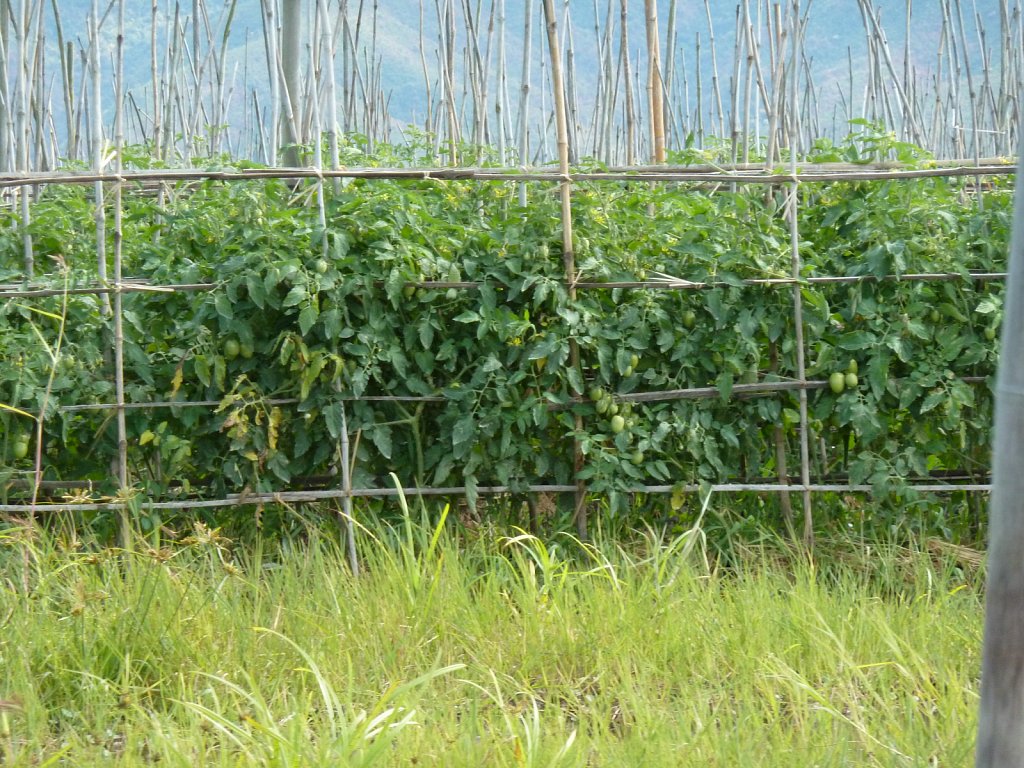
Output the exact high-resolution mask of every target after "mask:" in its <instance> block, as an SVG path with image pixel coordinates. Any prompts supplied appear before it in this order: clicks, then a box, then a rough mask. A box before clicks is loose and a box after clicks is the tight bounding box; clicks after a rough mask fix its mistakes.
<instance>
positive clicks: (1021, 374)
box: [976, 149, 1024, 768]
mask: <svg viewBox="0 0 1024 768" xmlns="http://www.w3.org/2000/svg"><path fill="white" fill-rule="evenodd" d="M1017 157H1018V160H1017V180H1018V184H1019V180H1020V178H1021V171H1022V168H1024V163H1022V156H1021V150H1020V149H1018V152H1017ZM1009 273H1010V274H1009V277H1008V278H1007V282H1006V302H1005V308H1004V315H1003V318H1004V319H1003V335H1002V346H1001V349H1002V350H1003V354H1002V355H1001V357H1000V359H999V372H998V375H997V383H996V407H995V439H994V442H993V448H992V450H993V456H992V506H991V514H990V520H989V560H988V583H987V586H986V598H985V643H984V653H983V658H982V667H981V714H980V717H979V722H978V747H977V762H976V765H977V766H978V768H1010V767H1011V766H1013V767H1014V768H1016V767H1017V766H1021V765H1024V472H1022V471H1021V457H1022V456H1024V355H1021V354H1020V350H1021V348H1022V346H1024V196H1022V195H1021V189H1020V187H1019V186H1018V187H1017V192H1016V201H1015V205H1014V211H1013V242H1012V245H1011V246H1010V265H1009Z"/></svg>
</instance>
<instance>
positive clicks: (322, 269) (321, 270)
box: [313, 259, 330, 275]
mask: <svg viewBox="0 0 1024 768" xmlns="http://www.w3.org/2000/svg"><path fill="white" fill-rule="evenodd" d="M329 266H330V265H329V264H328V263H327V262H326V261H324V260H323V259H317V260H316V263H315V264H313V269H315V270H316V272H317V274H318V275H324V274H327V268H328V267H329Z"/></svg>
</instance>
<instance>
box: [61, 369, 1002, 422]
mask: <svg viewBox="0 0 1024 768" xmlns="http://www.w3.org/2000/svg"><path fill="white" fill-rule="evenodd" d="M957 381H961V382H963V383H965V384H983V383H985V382H986V381H988V379H987V378H986V377H984V376H963V377H961V378H959V379H957ZM828 386H829V383H828V381H827V380H813V379H811V380H807V381H797V380H791V381H762V382H757V383H754V384H733V385H732V387H731V391H732V394H733V395H735V396H736V397H738V398H745V397H754V396H757V395H767V394H772V393H775V392H796V391H799V390H801V389H805V390H811V389H826V388H827V387H828ZM610 395H611V397H612V399H613V400H615V401H616V402H620V403H660V402H669V401H673V400H711V399H714V398H716V397H719V396H721V390H720V389H719V388H718V387H690V388H688V389H665V390H660V391H654V392H623V393H616V392H612V393H610ZM338 399H339V400H341V401H344V402H347V403H352V402H363V403H444V402H447V401H448V398H446V397H444V396H443V395H361V396H359V397H356V396H355V395H342V396H339V397H338ZM221 402H222V401H221V400H156V401H153V402H149V403H124V404H123V405H118V404H117V403H81V404H78V405H61V406H57V411H58V412H59V413H83V412H87V411H112V410H116V409H117V408H120V407H124V408H125V409H126V410H148V409H151V408H212V407H214V406H218V405H220V404H221ZM264 402H266V404H267V405H297V404H298V403H299V402H300V401H299V400H298V399H297V398H275V399H268V400H266V401H264ZM586 402H589V400H586V399H585V398H583V397H574V398H569V400H568V402H566V403H564V404H562V403H544V406H545V407H546V408H548V409H550V410H553V411H559V410H565V409H567V408H569V407H571V406H572V405H574V404H579V403H586Z"/></svg>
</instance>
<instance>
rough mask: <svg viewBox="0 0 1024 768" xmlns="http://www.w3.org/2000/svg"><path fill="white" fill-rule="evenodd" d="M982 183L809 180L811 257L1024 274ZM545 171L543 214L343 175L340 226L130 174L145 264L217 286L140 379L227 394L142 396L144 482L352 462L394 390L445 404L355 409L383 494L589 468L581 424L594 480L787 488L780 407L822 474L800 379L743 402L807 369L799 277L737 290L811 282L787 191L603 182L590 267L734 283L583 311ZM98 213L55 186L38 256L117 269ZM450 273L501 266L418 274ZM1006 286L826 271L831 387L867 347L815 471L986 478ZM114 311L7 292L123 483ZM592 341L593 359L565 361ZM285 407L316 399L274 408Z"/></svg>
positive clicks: (841, 263)
mask: <svg viewBox="0 0 1024 768" xmlns="http://www.w3.org/2000/svg"><path fill="white" fill-rule="evenodd" d="M819 149H820V148H819ZM821 156H822V157H823V159H835V158H833V157H831V156H830V155H828V154H827V153H822V154H821ZM972 184H973V180H971V181H967V182H965V181H962V180H956V179H953V180H947V179H918V180H900V181H875V182H856V183H832V184H810V183H809V184H804V185H801V187H800V192H799V214H798V215H799V232H800V253H801V257H802V259H803V263H804V268H803V274H804V275H805V276H814V275H876V276H883V275H893V274H895V275H901V274H908V273H919V272H927V273H934V272H951V273H961V274H966V273H967V272H968V271H1001V270H1004V269H1005V266H1006V258H1005V255H1006V252H1007V243H1008V230H1009V219H1010V205H1011V196H1012V195H1011V193H1012V190H1011V189H1010V187H1009V186H1008V184H1006V182H1003V181H995V182H991V183H990V182H986V184H988V187H987V188H986V189H985V191H984V195H983V199H982V198H981V197H980V196H979V195H978V194H977V193H978V190H976V189H973V188H972ZM527 187H528V189H527V198H528V201H529V204H528V206H527V207H525V208H523V207H520V205H519V204H518V202H517V188H516V185H515V184H513V183H496V182H473V181H450V182H429V181H381V180H372V181H352V182H350V183H347V184H344V185H342V186H341V187H340V188H339V189H338V190H333V189H332V187H331V185H330V184H328V185H327V186H326V188H325V199H324V207H325V210H326V221H327V227H326V229H324V228H323V227H322V226H321V225H320V223H319V218H318V205H317V203H318V201H317V200H316V191H315V188H314V187H312V186H306V185H302V186H299V187H297V188H295V187H293V185H291V184H290V183H287V182H282V181H267V182H258V183H221V182H213V181H210V182H202V183H195V182H193V183H181V184H179V185H178V186H177V188H175V189H174V190H172V192H171V194H170V195H168V196H167V198H166V200H164V201H163V202H162V203H161V202H160V198H158V197H157V196H156V195H154V194H152V193H151V192H145V191H143V190H127V191H126V193H125V213H124V238H123V249H124V264H125V274H126V275H131V276H133V277H141V278H145V279H147V280H148V281H149V282H151V283H152V284H154V285H160V284H172V283H174V284H179V283H206V282H212V283H216V284H217V290H215V291H212V292H177V293H154V292H144V293H130V294H126V295H125V296H124V318H125V346H124V352H125V366H126V371H125V382H126V396H127V400H128V401H129V402H137V403H139V402H148V401H162V400H181V401H184V400H213V401H217V402H219V403H220V404H219V406H216V407H211V408H190V407H176V408H164V409H146V410H131V411H129V412H128V417H127V418H128V434H129V456H130V461H131V475H132V481H133V483H134V484H135V485H137V486H138V487H140V488H141V489H142V491H143V492H144V494H146V495H151V496H157V495H159V496H164V497H165V496H174V495H176V494H184V493H190V494H197V495H199V496H209V497H213V496H218V495H220V494H223V493H225V492H227V491H239V490H241V489H243V488H249V489H251V490H268V489H275V488H281V487H284V486H287V485H288V484H290V483H294V482H295V481H296V480H297V479H298V478H308V477H322V476H329V475H331V474H332V473H333V472H335V469H336V466H337V460H338V439H339V436H340V431H341V424H342V420H341V409H342V407H343V398H346V397H353V396H354V397H362V396H379V395H414V396H427V395H430V396H432V395H441V396H443V398H444V402H442V403H387V402H377V401H371V400H358V401H356V402H348V403H347V404H346V406H345V407H346V408H347V418H348V426H349V431H350V432H351V433H352V435H353V436H355V434H356V433H357V432H358V433H359V439H358V443H357V460H356V463H355V476H354V482H355V484H356V485H357V486H374V485H382V484H385V483H386V478H387V474H388V473H389V472H394V473H395V474H397V475H398V477H400V478H402V479H403V480H404V481H405V482H407V483H410V484H412V483H415V484H420V485H435V486H448V485H459V486H462V485H465V486H466V487H467V489H468V492H469V494H470V496H472V495H473V489H474V488H475V487H476V486H477V485H489V484H503V485H505V484H507V485H512V486H522V485H525V484H529V483H537V482H555V483H567V482H572V480H573V462H572V442H573V437H574V436H577V437H579V438H580V440H581V443H582V447H583V450H584V452H585V455H586V463H585V468H584V469H583V472H582V475H581V476H582V477H584V478H585V479H586V480H587V482H588V484H589V487H590V488H592V489H593V490H594V491H595V492H608V491H615V490H617V489H623V488H626V487H629V486H634V485H636V484H638V483H658V484H675V483H680V484H682V483H692V482H727V481H734V480H742V479H753V478H772V477H774V476H775V475H776V474H777V467H776V463H775V462H776V454H775V445H774V442H773V439H774V430H775V427H776V425H779V426H781V427H782V428H783V434H784V438H785V441H786V450H787V454H788V465H789V469H790V471H791V473H796V472H797V471H798V470H797V468H798V467H799V452H798V437H797V435H798V432H797V420H798V417H797V396H796V394H795V393H778V394H771V395H767V396H760V397H752V398H745V399H741V398H736V397H731V396H730V394H731V390H732V387H733V386H734V384H735V383H739V382H752V381H770V380H779V379H789V378H794V377H795V376H796V356H795V347H794V327H793V307H792V290H791V289H790V288H789V287H764V286H749V285H744V284H743V283H742V282H741V281H742V280H743V279H744V278H755V277H757V278H761V277H786V276H788V275H789V273H790V235H789V229H788V224H787V221H786V215H785V194H786V192H785V190H774V191H770V190H766V189H765V188H763V187H761V186H757V185H750V186H740V187H739V188H738V189H736V190H735V191H731V190H729V189H728V188H722V187H710V186H707V185H680V184H659V185H654V186H652V185H650V184H646V183H605V184H603V185H587V184H584V185H580V186H579V187H578V188H577V189H576V190H575V192H574V198H573V212H574V226H575V228H576V238H577V240H576V261H577V266H578V269H579V273H580V278H581V279H582V280H591V281H604V280H608V281H615V280H637V279H644V278H652V277H657V276H658V275H662V274H664V275H671V276H675V277H679V278H684V279H687V280H692V281H711V282H713V283H714V286H713V287H711V288H707V289H695V290H638V289H620V288H617V289H596V290H595V289H588V290H584V289H581V290H580V291H579V293H578V296H577V298H576V300H575V301H570V300H569V296H568V293H567V290H566V288H565V285H564V280H563V274H562V258H561V220H560V210H559V203H558V199H557V196H556V194H555V192H554V188H553V187H552V186H550V185H544V184H540V183H533V184H528V185H527ZM106 214H107V217H108V230H107V237H108V243H107V247H108V250H111V249H112V247H113V240H112V233H111V226H110V223H111V221H112V212H111V211H109V210H108V211H107V212H106ZM94 215H95V212H94V205H93V202H92V199H91V190H90V189H89V188H85V187H82V186H64V187H57V186H52V187H46V188H45V189H43V190H42V191H41V193H40V194H39V196H38V197H37V199H35V200H34V202H33V204H32V216H31V224H30V227H29V228H30V231H31V233H32V235H33V238H34V243H35V247H36V250H37V256H36V261H37V264H39V265H47V266H48V268H49V269H50V272H49V273H48V274H46V275H44V276H39V277H38V278H37V279H36V280H34V281H33V283H32V284H33V285H40V286H42V285H48V286H56V287H62V286H63V285H65V284H67V285H69V286H70V287H74V286H77V285H85V284H89V283H92V282H93V281H94V280H95V278H96V274H95V273H96V268H95V258H96V257H95V252H96V243H95V228H94V224H93V221H94ZM0 217H2V218H3V220H4V221H3V226H2V228H0V282H6V283H14V282H18V281H19V280H21V279H22V277H23V276H22V274H21V271H20V270H21V261H22V255H21V233H20V228H21V223H20V221H19V219H18V216H17V213H15V212H11V211H10V210H6V211H5V212H3V213H2V214H0ZM58 254H59V256H60V258H59V259H56V258H54V259H48V258H47V256H48V255H49V256H53V257H56V256H57V255H58ZM61 264H66V265H67V271H66V272H62V271H61V270H60V269H59V266H60V265H61ZM422 280H436V281H471V282H474V283H479V288H478V289H456V288H450V289H424V288H420V289H414V288H413V287H411V286H410V285H409V283H410V282H416V281H422ZM1002 291H1003V286H1002V283H1001V282H976V281H971V280H963V281H954V282H914V281H880V282H861V283H857V284H837V285H827V284H807V285H805V286H803V287H802V289H801V294H802V296H803V306H804V322H805V337H806V348H807V363H808V375H809V377H811V378H815V379H827V378H828V377H829V375H830V374H831V373H832V372H835V371H846V370H847V368H848V367H849V361H850V360H854V361H856V363H857V367H858V369H859V377H858V378H859V382H858V385H857V386H856V387H855V388H852V389H848V390H846V391H844V392H842V393H839V394H836V393H834V392H832V391H831V390H830V389H827V388H826V389H819V390H813V391H811V392H810V394H809V398H810V413H811V422H812V427H813V436H814V442H813V446H812V470H813V474H814V476H815V477H817V478H827V477H839V478H842V479H845V478H847V477H848V478H849V480H850V481H852V482H854V483H863V482H868V483H871V484H873V485H874V486H875V487H876V488H877V489H878V491H879V492H881V493H887V492H891V491H894V490H896V491H899V490H900V488H901V485H902V483H903V481H904V480H905V479H906V478H909V477H920V476H927V475H929V474H930V473H937V472H938V473H941V472H944V471H957V472H959V471H966V472H968V473H972V474H978V475H983V474H984V473H985V472H986V467H987V463H988V462H987V459H988V451H989V445H990V424H991V415H992V414H991V405H992V398H991V393H990V386H989V384H988V383H981V384H977V383H974V384H972V383H965V382H963V381H962V380H961V379H963V378H964V377H983V378H985V379H986V381H990V380H991V376H992V374H993V372H994V367H995V363H996V343H995V341H994V338H995V331H996V329H997V328H998V324H999V319H1000V315H1001V302H1002ZM101 309H102V305H101V299H99V298H97V297H95V296H90V295H77V294H76V295H70V296H67V297H66V299H65V297H62V296H57V297H51V298H46V299H32V300H28V299H17V300H12V299H4V300H3V301H0V351H2V356H3V358H4V360H5V364H4V365H2V366H0V403H4V404H7V405H8V406H12V407H16V408H20V409H23V410H27V411H30V412H35V411H37V410H38V409H39V408H41V407H42V406H43V404H44V401H45V404H46V420H45V430H44V431H45V437H44V440H45V443H44V450H43V465H44V467H43V469H44V476H45V477H46V478H47V479H81V478H90V479H93V480H95V481H96V484H97V485H96V487H97V489H98V490H101V491H107V492H112V491H113V490H114V485H115V483H114V480H113V475H112V472H111V460H112V458H113V457H115V456H116V455H117V449H116V439H117V438H116V428H115V421H114V419H113V415H112V414H111V413H109V412H95V411H93V412H62V411H58V410H57V406H59V405H70V404H81V403H98V402H111V401H112V400H113V399H114V392H113V375H112V369H111V360H112V348H113V347H112V323H111V321H110V320H109V317H108V316H105V315H104V314H103V313H102V311H101ZM690 313H692V314H690ZM61 316H66V324H65V326H64V335H63V340H62V345H61V347H60V350H59V355H58V356H57V357H56V359H54V355H53V352H54V348H55V344H56V341H57V338H58V332H59V327H60V323H59V322H58V319H57V318H59V317H61ZM572 338H574V339H576V341H577V342H578V344H579V348H580V353H581V360H582V366H581V370H575V369H573V368H572V367H571V366H569V364H568V357H569V340H570V339H572ZM51 374H52V381H50V378H51ZM48 382H49V384H50V391H51V395H50V396H49V398H47V396H46V394H45V393H46V390H47V384H48ZM704 386H713V387H716V388H717V389H718V391H719V392H720V397H717V398H713V399H706V400H678V401H674V402H658V403H649V404H637V405H635V406H634V407H632V409H631V410H630V409H629V408H628V407H627V408H625V409H623V410H622V411H620V413H619V414H618V415H619V416H621V417H622V422H621V423H617V422H616V421H615V420H614V418H613V417H612V415H611V411H612V410H614V408H611V409H609V408H608V402H607V398H605V397H602V398H598V401H597V402H595V401H593V400H592V399H591V398H590V397H584V402H580V403H575V404H574V403H572V402H570V395H571V393H572V392H574V391H583V392H590V391H591V390H595V389H598V388H599V389H600V390H603V391H604V392H607V393H633V392H641V391H653V390H667V389H680V388H687V387H704ZM592 394H594V395H601V394H602V392H592ZM288 398H295V399H297V400H298V401H299V402H298V404H297V405H273V404H272V403H270V402H269V401H271V400H274V399H288ZM599 410H601V411H602V412H601V413H599V412H598V411H599ZM577 413H579V414H582V416H583V424H584V431H583V433H582V434H579V435H576V434H575V424H574V415H575V414H577ZM620 426H621V427H622V429H621V431H619V432H615V431H614V429H616V428H618V427H620ZM0 428H2V433H3V438H2V439H0V481H3V484H2V485H0V488H5V489H6V490H4V495H5V496H6V497H8V498H13V497H14V496H16V495H17V493H16V491H14V490H12V486H11V485H10V483H9V482H8V481H10V480H11V479H13V478H18V477H21V478H26V477H28V476H29V474H30V470H31V467H32V465H33V458H34V454H35V446H34V438H33V439H32V441H30V442H32V443H33V445H32V449H31V450H30V451H29V454H28V456H26V457H25V458H15V449H16V448H17V443H18V442H19V441H21V440H22V437H20V436H21V435H23V434H24V433H29V432H30V431H32V423H31V422H30V421H29V420H27V419H25V418H24V417H22V416H19V415H17V414H15V413H13V412H11V411H9V410H0ZM332 482H334V481H332Z"/></svg>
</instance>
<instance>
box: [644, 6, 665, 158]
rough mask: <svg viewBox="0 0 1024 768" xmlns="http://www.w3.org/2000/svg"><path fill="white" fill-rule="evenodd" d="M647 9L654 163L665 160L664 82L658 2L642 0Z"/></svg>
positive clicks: (648, 73) (648, 89)
mask: <svg viewBox="0 0 1024 768" xmlns="http://www.w3.org/2000/svg"><path fill="white" fill-rule="evenodd" d="M644 2H645V4H646V11H647V67H648V71H647V92H648V95H649V100H650V110H651V112H650V115H651V139H652V142H651V143H652V146H653V149H654V156H653V158H652V159H653V160H654V162H655V163H664V162H665V106H664V101H663V93H664V84H663V83H662V79H661V43H660V41H659V34H658V4H657V2H656V0H644Z"/></svg>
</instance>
